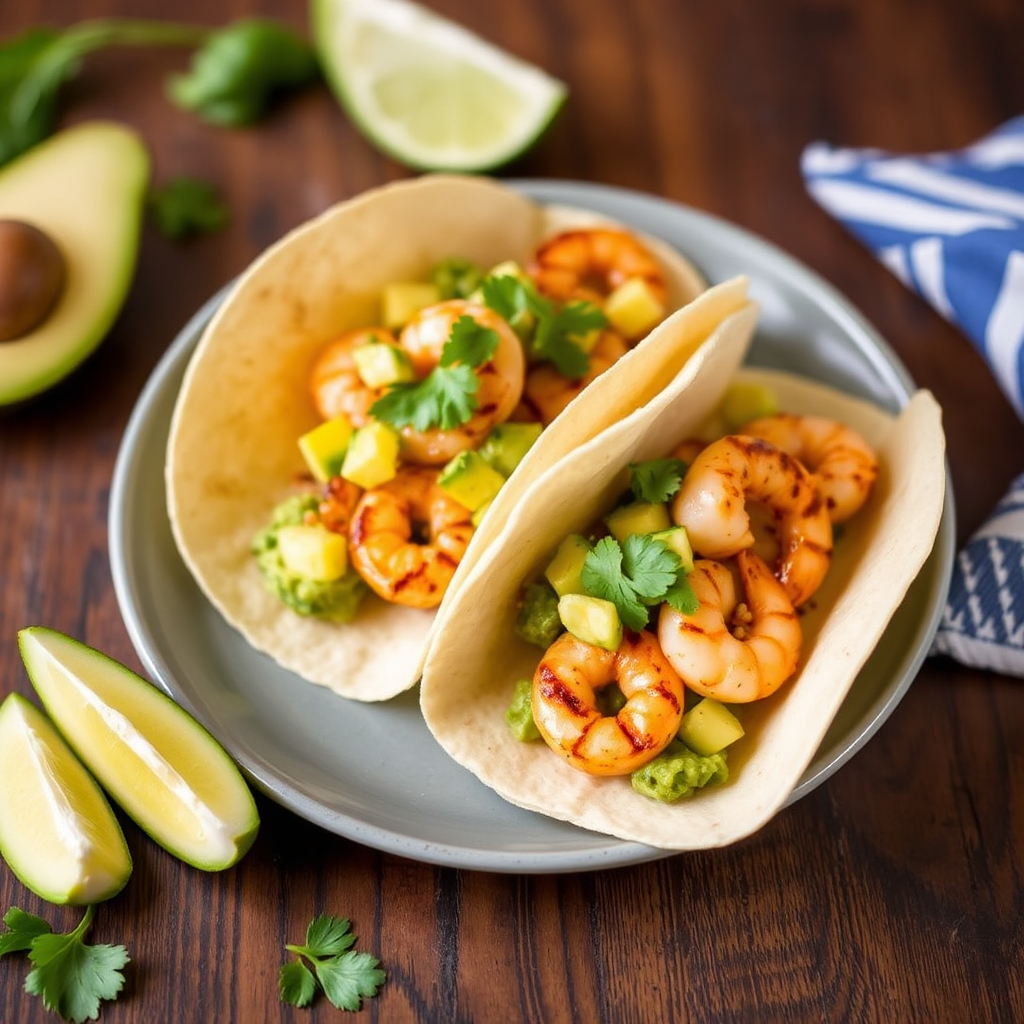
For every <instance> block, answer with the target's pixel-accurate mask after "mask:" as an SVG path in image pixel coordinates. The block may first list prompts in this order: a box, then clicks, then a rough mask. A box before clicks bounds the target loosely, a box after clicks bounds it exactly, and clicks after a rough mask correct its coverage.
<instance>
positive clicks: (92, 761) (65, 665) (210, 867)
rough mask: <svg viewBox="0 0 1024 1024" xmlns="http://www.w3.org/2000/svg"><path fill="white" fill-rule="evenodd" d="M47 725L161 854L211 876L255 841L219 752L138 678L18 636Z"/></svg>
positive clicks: (250, 805)
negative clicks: (57, 732) (52, 725)
mask: <svg viewBox="0 0 1024 1024" xmlns="http://www.w3.org/2000/svg"><path fill="white" fill-rule="evenodd" d="M18 642H19V644H20V646H21V656H22V659H23V660H24V662H25V667H26V668H27V669H28V674H29V678H30V679H31V680H32V685H33V686H34V687H35V688H36V692H37V693H38V694H39V696H40V698H41V699H42V702H43V704H44V705H45V706H46V710H47V711H48V712H49V714H50V717H51V718H52V719H53V721H54V723H55V724H56V725H57V727H58V728H59V729H60V731H61V732H62V733H63V734H64V737H65V739H67V741H68V743H69V744H70V745H71V747H72V749H73V750H74V751H75V753H77V754H78V756H79V757H80V758H81V759H82V761H83V762H84V764H85V765H86V766H87V767H88V768H89V770H90V771H91V772H92V773H93V775H95V776H96V778H97V779H98V780H99V782H100V784H101V785H102V786H103V788H104V789H105V790H106V791H107V793H108V794H109V795H110V796H111V797H112V798H113V800H114V801H115V803H117V804H119V805H120V806H121V808H122V809H123V810H124V811H125V812H126V813H127V814H128V815H129V816H130V817H131V818H133V819H134V820H135V822H136V823H137V824H138V825H139V826H140V827H141V828H142V829H144V830H145V831H146V832H148V833H149V834H150V836H151V837H152V838H153V839H154V840H156V842H158V843H159V844H160V845H161V846H163V847H164V849H166V850H168V851H169V852H170V853H172V854H174V855H175V856H176V857H179V858H180V859H181V860H183V861H185V862H187V863H189V864H192V865H194V866H195V867H198V868H203V869H205V870H207V871H218V870H221V869H222V868H227V867H230V866H231V865H232V864H234V863H235V861H237V860H238V859H239V857H241V856H242V854H244V853H245V852H246V850H248V848H249V847H250V846H251V845H252V842H253V840H254V839H255V838H256V832H257V829H258V827H259V816H258V814H257V811H256V804H255V801H254V800H253V797H252V793H251V792H250V791H249V787H248V786H247V785H246V783H245V780H244V779H243V778H242V775H241V773H240V772H239V770H238V768H237V767H236V766H235V763H234V762H233V761H232V760H231V758H230V757H228V755H227V753H226V752H225V751H224V748H223V747H221V746H220V744H219V743H218V742H217V741H216V740H215V739H214V738H213V737H212V736H211V735H210V734H209V733H208V732H207V731H206V730H205V729H204V728H203V727H202V726H201V725H200V724H199V723H198V722H197V721H196V720H195V719H194V718H192V716H191V715H189V714H188V713H187V712H185V711H184V710H183V709H182V708H180V707H179V706H178V705H177V704H175V703H174V701H172V700H171V699H170V698H169V697H167V696H165V695H164V694H163V693H161V692H160V691H159V690H157V689H156V687H154V686H151V685H150V684H149V683H148V682H146V680H144V679H143V678H142V677H141V676H138V675H136V674H135V673H134V672H132V671H131V670H130V669H128V668H126V667H125V666H124V665H121V664H119V663H118V662H116V661H114V660H113V659H111V658H108V657H107V656H106V655H105V654H101V653H100V652H99V651H96V650H94V649H93V648H91V647H86V646H85V644H81V643H79V642H78V641H77V640H73V639H71V637H68V636H65V635H64V634H63V633H57V632H55V631H54V630H51V629H44V628H43V627H41V626H33V627H31V628H29V629H23V630H21V631H20V632H19V633H18Z"/></svg>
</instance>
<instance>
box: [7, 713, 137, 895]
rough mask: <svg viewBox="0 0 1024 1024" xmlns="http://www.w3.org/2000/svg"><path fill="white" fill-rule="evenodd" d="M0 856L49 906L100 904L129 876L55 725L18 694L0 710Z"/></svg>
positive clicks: (107, 819) (104, 807) (114, 832)
mask: <svg viewBox="0 0 1024 1024" xmlns="http://www.w3.org/2000/svg"><path fill="white" fill-rule="evenodd" d="M0 778H2V779H3V780H4V782H3V785H2V786H0V853H2V854H3V857H4V860H6V861H7V863H8V864H9V865H10V868H11V870H12V871H13V872H14V873H15V874H16V875H17V876H18V878H20V879H21V881H22V882H23V883H24V884H25V885H26V886H27V887H28V888H29V889H31V890H32V891H33V892H34V893H35V894H36V895H37V896H42V898H43V899H44V900H48V901H49V902H50V903H98V902H100V900H106V899H109V898H110V897H111V896H113V895H115V894H116V893H118V892H120V891H121V889H123V888H124V885H125V883H126V882H127V881H128V876H129V875H130V874H131V873H132V859H131V855H130V854H129V853H128V846H127V844H126V843H125V841H124V834H123V833H122V831H121V826H120V825H119V824H118V823H117V818H115V817H114V812H113V811H112V810H111V809H110V804H108V803H107V800H106V797H105V796H104V795H103V791H102V790H101V789H100V787H99V786H98V785H97V783H96V780H95V779H94V778H93V777H92V776H91V775H90V774H89V773H88V772H87V771H86V770H85V768H84V767H83V766H82V764H81V762H80V761H79V760H78V758H77V757H75V755H74V753H72V751H71V749H70V747H68V745H67V744H66V743H65V742H64V740H63V739H62V738H61V736H60V733H58V732H57V730H56V729H55V728H54V726H53V723H52V722H50V720H49V719H48V718H47V717H46V715H44V714H43V713H42V711H40V710H39V709H38V708H37V707H36V706H35V705H33V704H30V703H29V702H28V701H27V700H25V698H24V697H22V696H21V695H20V694H17V693H12V694H10V695H9V696H8V697H7V698H6V699H5V700H4V702H3V704H0Z"/></svg>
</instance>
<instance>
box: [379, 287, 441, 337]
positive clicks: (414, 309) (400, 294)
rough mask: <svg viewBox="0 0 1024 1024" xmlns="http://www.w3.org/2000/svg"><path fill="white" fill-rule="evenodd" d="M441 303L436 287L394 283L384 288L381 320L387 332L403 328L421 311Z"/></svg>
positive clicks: (381, 300)
mask: <svg viewBox="0 0 1024 1024" xmlns="http://www.w3.org/2000/svg"><path fill="white" fill-rule="evenodd" d="M440 301H441V292H440V291H439V290H438V287H437V285H434V284H430V283H428V282H425V281H396V282H394V283H393V284H388V285H385V286H384V291H383V292H382V293H381V297H380V308H381V319H382V320H383V321H384V326H385V327H386V328H387V329H388V330H389V331H394V330H397V329H398V328H399V327H404V326H405V325H406V324H407V323H408V322H409V321H410V320H411V319H412V318H413V317H414V316H415V315H416V314H417V313H418V312H419V311H420V310H421V309H425V308H426V307H427V306H433V305H434V304H435V303H437V302H440Z"/></svg>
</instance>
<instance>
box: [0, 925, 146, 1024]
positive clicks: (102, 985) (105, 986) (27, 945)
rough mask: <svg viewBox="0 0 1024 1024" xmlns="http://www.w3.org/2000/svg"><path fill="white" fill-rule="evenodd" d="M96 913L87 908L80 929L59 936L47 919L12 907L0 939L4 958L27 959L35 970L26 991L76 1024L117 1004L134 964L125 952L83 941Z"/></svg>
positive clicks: (117, 948)
mask: <svg viewBox="0 0 1024 1024" xmlns="http://www.w3.org/2000/svg"><path fill="white" fill-rule="evenodd" d="M94 912H95V911H94V908H93V907H92V906H88V907H86V909H85V914H84V915H83V917H82V920H81V921H80V922H79V923H78V926H77V927H76V928H75V929H74V930H73V931H70V932H68V933H66V934H59V935H58V934H54V932H53V929H52V928H51V927H50V925H49V923H48V922H46V921H45V920H43V918H41V917H37V916H36V915H35V914H29V913H27V912H26V911H24V910H20V909H18V908H17V907H11V908H10V910H8V911H7V913H6V914H4V924H5V925H6V926H7V930H6V931H4V932H2V933H0V956H3V955H4V954H5V953H15V952H27V953H28V958H29V961H30V962H31V963H32V969H31V970H30V971H29V972H28V976H27V977H26V979H25V991H26V992H29V993H30V994H32V995H37V996H42V999H43V1005H44V1006H45V1007H46V1008H47V1009H48V1010H52V1011H54V1012H56V1013H58V1014H60V1016H61V1017H63V1018H64V1020H67V1021H71V1022H72V1024H81V1022H82V1021H86V1020H95V1019H96V1018H97V1017H98V1016H99V1012H100V1002H101V1001H103V1000H112V999H116V998H117V996H118V993H120V991H121V988H122V986H123V985H124V975H123V974H122V973H121V968H123V967H124V966H125V965H126V964H127V963H129V961H130V959H131V958H130V957H129V956H128V952H127V950H126V949H125V948H124V946H110V945H88V944H87V943H86V942H85V941H83V940H84V936H85V933H86V932H87V931H88V930H89V926H90V925H91V924H92V920H93V915H94Z"/></svg>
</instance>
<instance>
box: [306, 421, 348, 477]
mask: <svg viewBox="0 0 1024 1024" xmlns="http://www.w3.org/2000/svg"><path fill="white" fill-rule="evenodd" d="M352 432H353V431H352V424H351V423H350V422H349V419H348V417H347V416H344V415H340V416H335V417H334V418H333V419H329V420H325V421H324V422H323V423H321V424H320V425H319V426H317V427H314V428H313V429H312V430H310V431H307V432H306V433H305V434H303V435H302V436H301V437H300V438H299V451H300V452H302V457H303V458H304V459H305V460H306V465H307V466H308V467H309V471H310V473H312V474H313V477H314V479H316V480H318V481H320V483H326V482H327V481H328V480H330V478H331V477H332V476H337V475H338V474H339V473H340V472H341V465H342V462H344V460H345V453H346V452H347V451H348V446H349V442H350V441H351V440H352Z"/></svg>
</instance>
